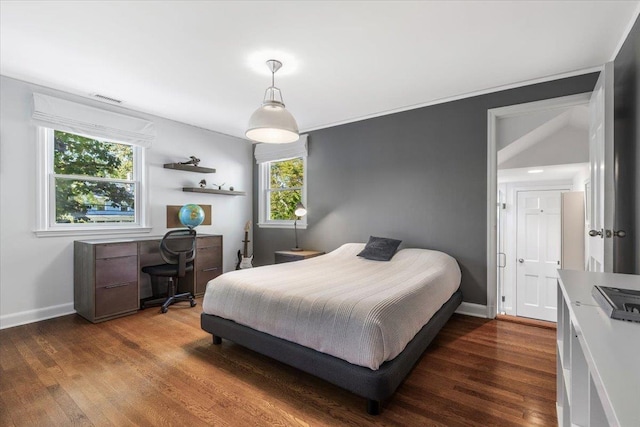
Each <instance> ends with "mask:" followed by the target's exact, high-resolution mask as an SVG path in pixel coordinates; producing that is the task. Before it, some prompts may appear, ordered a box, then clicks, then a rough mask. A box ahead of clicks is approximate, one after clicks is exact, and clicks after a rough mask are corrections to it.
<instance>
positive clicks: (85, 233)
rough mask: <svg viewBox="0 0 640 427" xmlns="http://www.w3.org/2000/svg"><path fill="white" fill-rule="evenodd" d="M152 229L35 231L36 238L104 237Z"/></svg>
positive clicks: (145, 231) (146, 231)
mask: <svg viewBox="0 0 640 427" xmlns="http://www.w3.org/2000/svg"><path fill="white" fill-rule="evenodd" d="M151 230H152V228H151V227H135V228H134V227H130V228H115V227H114V228H90V229H82V230H79V229H67V230H65V229H54V230H35V231H34V232H33V233H34V234H35V235H36V237H68V236H104V235H109V234H136V233H150V232H151Z"/></svg>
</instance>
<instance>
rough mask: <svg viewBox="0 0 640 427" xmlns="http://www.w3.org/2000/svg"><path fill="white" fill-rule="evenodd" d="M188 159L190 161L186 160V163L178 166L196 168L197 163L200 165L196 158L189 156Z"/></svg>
mask: <svg viewBox="0 0 640 427" xmlns="http://www.w3.org/2000/svg"><path fill="white" fill-rule="evenodd" d="M189 159H190V160H187V161H186V162H180V164H181V165H193V166H198V163H200V159H199V158H197V157H196V156H189Z"/></svg>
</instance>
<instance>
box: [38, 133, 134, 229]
mask: <svg viewBox="0 0 640 427" xmlns="http://www.w3.org/2000/svg"><path fill="white" fill-rule="evenodd" d="M40 129H41V130H40V132H41V139H43V141H40V144H39V147H41V155H40V158H41V160H42V164H41V168H40V169H41V170H40V173H41V175H42V176H41V179H40V185H41V193H42V194H41V199H42V200H40V202H41V209H40V213H41V218H40V224H39V225H40V227H39V231H40V232H57V233H60V232H65V231H66V232H69V233H71V234H76V233H77V232H82V231H84V232H92V233H95V232H96V230H111V231H115V230H116V229H119V230H120V231H125V232H126V231H129V232H131V231H133V230H132V228H134V229H136V231H139V229H140V228H142V227H143V226H144V220H143V219H144V217H143V215H142V213H143V210H144V209H143V207H142V206H141V201H142V200H143V198H142V197H141V192H142V177H143V174H142V170H141V169H142V167H141V165H143V164H144V161H143V156H144V149H143V148H141V147H139V146H135V145H132V144H127V143H122V142H115V141H108V140H105V139H101V138H95V137H90V136H86V135H79V134H75V133H71V132H63V131H58V130H54V129H51V128H40Z"/></svg>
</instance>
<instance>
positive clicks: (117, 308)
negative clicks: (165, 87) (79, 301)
mask: <svg viewBox="0 0 640 427" xmlns="http://www.w3.org/2000/svg"><path fill="white" fill-rule="evenodd" d="M137 309H138V283H137V282H129V283H119V284H114V285H108V286H105V287H101V288H97V289H96V317H103V316H111V315H114V314H119V313H124V312H127V311H134V310H137Z"/></svg>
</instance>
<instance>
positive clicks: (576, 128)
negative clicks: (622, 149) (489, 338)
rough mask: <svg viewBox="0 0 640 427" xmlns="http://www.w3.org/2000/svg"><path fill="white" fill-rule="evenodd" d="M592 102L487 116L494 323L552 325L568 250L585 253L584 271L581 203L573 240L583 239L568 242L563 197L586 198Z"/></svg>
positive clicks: (547, 104)
mask: <svg viewBox="0 0 640 427" xmlns="http://www.w3.org/2000/svg"><path fill="white" fill-rule="evenodd" d="M589 98H590V93H586V94H580V95H574V96H569V97H562V98H555V99H549V100H544V101H539V102H533V103H528V104H520V105H514V106H508V107H503V108H498V109H493V110H489V113H488V114H489V134H488V137H489V165H488V169H489V171H493V173H490V174H489V177H488V178H489V179H488V181H489V184H488V185H489V189H490V190H489V196H490V199H492V200H489V204H488V216H489V220H490V222H489V224H494V225H493V227H488V235H487V242H488V251H489V252H488V254H490V255H491V256H488V259H489V258H492V259H490V261H489V262H490V263H491V264H489V265H488V274H487V276H488V280H490V282H489V285H488V287H489V292H488V295H487V296H488V298H487V311H488V317H490V318H493V317H495V315H496V314H508V315H511V316H522V317H528V318H534V319H539V320H547V321H554V322H555V321H556V277H557V276H556V270H557V269H558V268H561V267H562V264H563V251H562V248H563V246H567V245H569V246H571V247H572V248H573V249H574V250H573V251H572V252H574V253H575V248H576V247H580V248H581V250H580V253H579V254H578V258H579V259H578V261H577V265H578V266H584V261H585V259H586V251H585V249H584V235H585V230H584V228H585V220H584V204H582V205H580V210H579V211H580V212H579V214H578V215H577V216H576V217H575V218H574V221H579V222H580V223H581V226H580V227H579V232H578V233H577V235H574V237H571V239H574V238H575V239H579V240H580V241H579V242H577V241H570V240H566V239H567V237H566V236H563V235H562V209H563V208H562V206H563V195H562V193H567V192H572V193H579V194H578V196H580V197H584V196H583V194H584V190H585V185H588V184H589V176H590V174H589V112H588V103H589ZM492 162H493V164H492ZM574 205H575V204H574ZM496 207H497V209H496ZM580 215H582V216H580ZM576 218H577V219H576ZM576 236H577V237H576ZM563 238H564V239H565V241H563ZM574 265H576V264H575V263H574ZM491 289H493V290H494V292H495V293H492V292H491Z"/></svg>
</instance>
